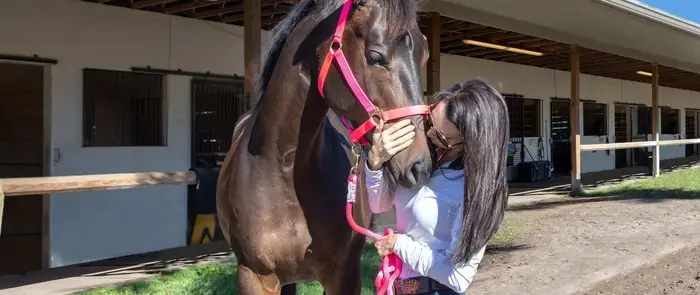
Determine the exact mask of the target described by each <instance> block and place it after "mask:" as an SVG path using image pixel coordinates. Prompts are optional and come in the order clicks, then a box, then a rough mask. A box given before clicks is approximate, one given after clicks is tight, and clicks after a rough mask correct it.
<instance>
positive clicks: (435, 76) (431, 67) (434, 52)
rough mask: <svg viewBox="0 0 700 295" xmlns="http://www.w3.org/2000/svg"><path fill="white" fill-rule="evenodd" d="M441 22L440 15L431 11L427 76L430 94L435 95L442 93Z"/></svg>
mask: <svg viewBox="0 0 700 295" xmlns="http://www.w3.org/2000/svg"><path fill="white" fill-rule="evenodd" d="M441 31H442V29H441V22H440V13H439V12H435V11H431V12H430V17H429V18H428V32H427V36H426V38H427V39H428V48H429V50H430V57H429V58H428V66H427V69H426V70H427V71H426V73H427V76H428V81H427V82H428V83H427V84H428V85H427V86H428V89H427V90H428V94H433V93H435V92H438V91H440V32H441Z"/></svg>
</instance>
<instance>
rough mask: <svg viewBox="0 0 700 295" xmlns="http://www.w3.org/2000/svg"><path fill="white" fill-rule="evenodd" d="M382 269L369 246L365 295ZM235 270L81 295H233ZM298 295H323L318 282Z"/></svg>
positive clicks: (188, 271)
mask: <svg viewBox="0 0 700 295" xmlns="http://www.w3.org/2000/svg"><path fill="white" fill-rule="evenodd" d="M378 268H379V255H377V251H376V249H375V248H374V245H373V244H370V243H368V244H367V245H366V246H365V251H364V253H363V255H362V275H363V277H362V282H363V286H362V294H374V276H375V275H376V272H377V269H378ZM236 284H237V283H236V267H235V264H233V263H226V264H214V263H211V264H205V265H200V266H195V267H190V268H185V269H182V270H177V271H174V272H172V273H168V274H161V275H157V276H155V277H154V278H153V279H151V280H147V281H140V282H135V283H127V284H124V285H119V286H114V287H106V288H100V289H94V290H88V291H84V292H80V293H75V294H76V295H77V294H80V295H135V294H139V295H156V294H158V295H160V294H167V295H180V294H182V295H185V294H188V295H189V294H192V295H195V294H196V295H224V294H226V295H231V294H238V293H237V292H236V290H235V285H236ZM297 294H304V295H318V294H323V288H321V285H320V284H319V283H317V282H312V283H304V284H298V285H297Z"/></svg>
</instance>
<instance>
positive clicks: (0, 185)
mask: <svg viewBox="0 0 700 295" xmlns="http://www.w3.org/2000/svg"><path fill="white" fill-rule="evenodd" d="M196 183H197V174H196V173H195V172H194V171H176V172H143V173H118V174H92V175H73V176H52V177H23V178H0V234H1V233H2V218H3V211H4V208H3V207H4V204H5V197H18V196H30V195H46V194H57V193H72V192H83V191H102V190H117V189H131V188H139V187H150V186H159V185H178V184H187V185H190V184H196Z"/></svg>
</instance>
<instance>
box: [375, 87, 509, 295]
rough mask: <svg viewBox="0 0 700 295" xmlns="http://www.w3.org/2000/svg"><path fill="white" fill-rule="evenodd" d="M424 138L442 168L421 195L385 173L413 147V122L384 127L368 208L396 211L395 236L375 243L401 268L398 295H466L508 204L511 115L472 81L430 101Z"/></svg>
mask: <svg viewBox="0 0 700 295" xmlns="http://www.w3.org/2000/svg"><path fill="white" fill-rule="evenodd" d="M433 99H434V101H433V104H432V105H431V116H429V117H428V120H427V124H426V132H427V135H428V138H429V139H430V145H431V150H433V151H434V159H433V160H434V162H435V163H436V165H434V166H435V167H436V168H437V169H436V171H434V172H433V174H432V175H431V178H430V180H429V181H428V183H427V184H426V185H425V186H423V187H421V188H419V189H411V190H409V189H405V188H403V187H397V186H396V185H393V184H391V183H389V182H390V181H389V180H385V178H384V173H383V171H382V166H383V165H384V163H385V162H386V161H387V160H389V159H390V158H391V157H392V156H393V155H394V154H396V153H397V152H399V151H401V150H402V149H404V148H406V147H407V146H409V145H410V144H411V141H412V140H413V137H414V135H415V130H414V127H413V125H412V124H409V121H408V120H407V119H406V120H401V121H398V122H396V123H393V124H388V123H387V124H386V129H384V127H385V126H384V124H380V125H379V126H378V128H377V129H376V130H375V132H374V135H373V136H374V138H373V146H372V148H371V149H370V151H369V152H368V154H367V162H366V163H365V179H366V184H367V190H368V194H369V196H368V197H369V203H370V208H371V209H372V211H373V212H374V213H381V212H385V211H387V210H389V209H390V208H391V207H392V206H396V222H397V224H396V226H397V230H398V232H399V233H398V234H393V235H389V236H386V237H384V238H382V239H381V240H379V241H377V242H376V243H375V246H376V247H377V250H378V251H379V254H380V255H381V256H384V255H387V254H389V253H392V252H394V253H396V255H397V256H398V257H399V258H401V260H402V261H403V263H404V266H403V269H402V271H401V277H400V278H399V280H397V282H396V284H395V285H394V288H395V290H396V294H430V295H446V294H464V293H465V292H466V290H467V288H468V287H469V285H470V284H471V282H472V280H473V278H474V276H475V275H476V270H477V267H478V265H479V263H480V262H481V259H482V257H483V255H484V251H485V249H486V243H487V242H488V240H489V239H490V238H491V237H492V236H493V234H494V233H495V232H496V231H497V230H498V228H499V226H500V224H501V221H502V220H503V211H504V209H505V206H506V203H507V186H506V185H507V184H506V171H505V168H506V165H505V161H506V156H507V144H508V137H509V134H508V126H509V121H508V111H507V107H506V104H505V101H504V100H503V97H501V95H500V94H499V92H498V91H497V90H496V89H494V88H493V87H491V86H490V85H488V84H487V83H485V82H483V81H480V80H469V81H466V82H464V83H460V84H456V85H454V86H453V87H452V88H450V89H448V90H446V91H443V92H440V93H437V94H436V95H435V96H434V97H433Z"/></svg>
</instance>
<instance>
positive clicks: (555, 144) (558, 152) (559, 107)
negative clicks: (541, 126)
mask: <svg viewBox="0 0 700 295" xmlns="http://www.w3.org/2000/svg"><path fill="white" fill-rule="evenodd" d="M569 104H570V102H569V101H568V100H562V99H552V101H551V103H550V120H549V121H550V128H551V131H552V137H551V140H550V141H551V149H552V167H553V168H554V171H553V174H554V175H557V176H566V175H571V126H570V124H569V121H570V117H571V113H570V111H569V110H570V109H571V106H570V105H569Z"/></svg>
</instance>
